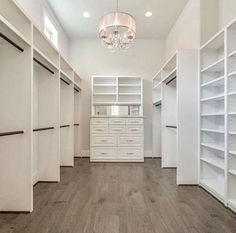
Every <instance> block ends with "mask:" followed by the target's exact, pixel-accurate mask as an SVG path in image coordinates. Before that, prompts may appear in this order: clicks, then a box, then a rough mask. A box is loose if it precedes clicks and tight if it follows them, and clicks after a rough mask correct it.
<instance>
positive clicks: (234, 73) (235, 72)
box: [228, 71, 236, 77]
mask: <svg viewBox="0 0 236 233" xmlns="http://www.w3.org/2000/svg"><path fill="white" fill-rule="evenodd" d="M232 76H236V71H233V72H231V73H229V74H228V77H232Z"/></svg>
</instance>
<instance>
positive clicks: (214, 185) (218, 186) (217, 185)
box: [200, 179, 224, 199]
mask: <svg viewBox="0 0 236 233" xmlns="http://www.w3.org/2000/svg"><path fill="white" fill-rule="evenodd" d="M200 184H201V185H202V186H203V187H204V188H206V189H207V190H208V191H210V192H213V194H215V195H216V196H218V197H219V198H221V199H222V198H223V197H224V183H223V181H220V180H216V179H202V180H200Z"/></svg>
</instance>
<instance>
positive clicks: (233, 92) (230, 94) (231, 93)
mask: <svg viewBox="0 0 236 233" xmlns="http://www.w3.org/2000/svg"><path fill="white" fill-rule="evenodd" d="M228 95H229V96H233V95H236V91H232V92H229V94H228Z"/></svg>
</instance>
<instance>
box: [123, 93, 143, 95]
mask: <svg viewBox="0 0 236 233" xmlns="http://www.w3.org/2000/svg"><path fill="white" fill-rule="evenodd" d="M119 95H141V93H119Z"/></svg>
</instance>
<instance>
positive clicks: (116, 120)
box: [109, 118, 125, 125]
mask: <svg viewBox="0 0 236 233" xmlns="http://www.w3.org/2000/svg"><path fill="white" fill-rule="evenodd" d="M109 124H110V125H122V124H125V118H109Z"/></svg>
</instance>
